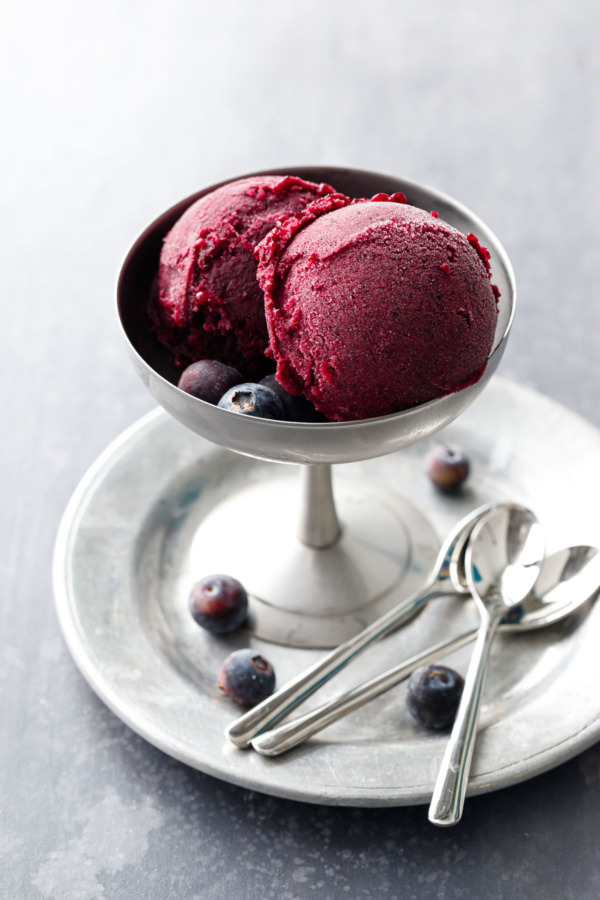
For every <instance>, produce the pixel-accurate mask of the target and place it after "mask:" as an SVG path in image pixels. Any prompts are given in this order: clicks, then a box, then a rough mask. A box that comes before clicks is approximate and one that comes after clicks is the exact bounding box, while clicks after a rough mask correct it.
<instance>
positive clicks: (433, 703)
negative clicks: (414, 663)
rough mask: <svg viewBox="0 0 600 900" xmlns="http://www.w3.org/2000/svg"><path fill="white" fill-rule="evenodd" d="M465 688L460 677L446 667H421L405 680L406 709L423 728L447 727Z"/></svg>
mask: <svg viewBox="0 0 600 900" xmlns="http://www.w3.org/2000/svg"><path fill="white" fill-rule="evenodd" d="M464 686H465V682H464V678H463V677H462V675H460V674H459V673H458V672H455V671H454V669H450V668H449V667H448V666H421V668H419V669H415V671H414V672H413V673H412V675H411V676H410V678H409V681H408V689H407V694H406V703H407V705H408V709H409V711H410V712H411V714H412V715H413V716H414V717H415V719H416V720H417V722H419V723H420V724H421V725H423V726H424V727H425V728H432V729H435V730H441V729H444V728H450V726H451V725H452V724H453V722H454V719H455V717H456V711H457V709H458V704H459V703H460V698H461V696H462V692H463V688H464Z"/></svg>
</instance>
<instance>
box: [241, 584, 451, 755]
mask: <svg viewBox="0 0 600 900" xmlns="http://www.w3.org/2000/svg"><path fill="white" fill-rule="evenodd" d="M453 592H454V591H453V589H449V588H448V587H447V586H446V587H445V586H443V585H440V583H439V582H438V580H437V579H435V580H433V581H430V582H429V583H428V584H427V585H426V586H425V588H423V589H422V590H420V591H419V592H418V593H416V594H413V596H412V597H409V598H408V599H407V600H404V601H403V602H402V603H400V604H398V606H395V607H394V609H392V610H390V611H389V612H387V613H386V614H385V615H383V616H381V617H380V618H379V619H377V620H376V621H375V622H373V623H372V624H371V625H369V626H368V627H367V628H365V629H364V630H363V631H361V632H360V634H357V635H355V636H354V637H353V638H350V640H348V641H346V642H345V643H343V644H340V646H339V647H336V648H335V649H334V650H332V651H331V652H330V653H327V654H326V655H325V656H324V657H322V658H321V659H319V660H317V662H316V663H314V664H313V665H312V666H310V667H309V668H308V669H305V670H304V671H303V672H301V673H300V674H299V675H297V676H296V677H295V678H292V679H291V680H290V681H288V682H287V684H285V685H284V686H283V687H282V688H280V689H279V690H278V691H276V692H275V693H274V694H271V696H270V697H267V699H266V700H263V702H262V703H259V704H258V706H255V707H254V708H253V709H251V710H250V711H249V712H247V713H246V714H245V715H243V716H241V717H240V718H239V719H236V720H235V722H233V723H232V724H231V725H230V726H229V728H228V729H227V730H226V732H225V734H226V736H227V737H228V738H229V740H230V741H232V742H233V743H234V744H235V745H236V746H238V747H248V746H249V745H250V742H251V740H252V738H254V737H256V735H257V734H259V733H260V732H262V731H266V730H267V729H268V728H269V727H270V726H271V725H272V724H273V723H274V722H275V721H277V720H278V719H280V718H282V717H283V716H285V715H287V714H288V713H289V712H290V711H291V710H292V709H294V707H296V706H297V705H298V704H299V703H301V702H302V701H303V700H305V699H306V698H307V697H309V696H310V695H311V694H312V693H313V692H314V691H316V690H317V688H318V687H320V686H321V685H322V684H324V683H325V682H326V681H327V680H328V679H329V678H331V676H332V675H335V674H336V672H339V670H340V669H342V668H343V667H344V666H345V665H347V664H348V663H349V662H350V660H352V659H354V657H355V656H357V654H359V653H360V652H362V650H364V649H365V648H366V647H368V646H369V645H370V644H373V643H375V641H378V640H379V639H380V638H382V637H384V636H385V635H386V634H389V633H390V632H391V631H393V630H394V629H395V628H398V627H399V626H400V625H402V624H403V623H404V622H405V621H406V620H407V619H409V618H411V616H412V615H413V614H414V613H415V612H416V611H417V610H418V609H420V608H421V607H422V606H424V605H425V604H426V603H428V602H429V600H431V599H432V598H433V597H437V596H444V595H448V594H450V593H453Z"/></svg>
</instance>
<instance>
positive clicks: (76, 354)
mask: <svg viewBox="0 0 600 900" xmlns="http://www.w3.org/2000/svg"><path fill="white" fill-rule="evenodd" d="M0 26H1V34H0V67H1V71H2V86H3V98H2V107H1V108H2V125H3V129H2V130H3V137H2V141H1V143H0V153H1V154H2V173H3V174H2V185H1V187H0V192H1V203H0V205H1V209H2V213H3V217H2V240H1V242H0V253H2V259H3V261H2V291H1V294H0V302H1V304H2V328H1V329H0V342H1V352H0V360H1V365H2V379H3V380H2V384H3V386H4V390H3V392H2V395H3V396H2V418H3V437H2V440H1V441H0V458H1V461H2V478H3V484H2V504H1V509H2V520H1V525H0V527H1V531H0V537H1V539H2V554H1V558H0V566H1V570H2V573H3V587H2V591H1V593H0V609H1V615H2V622H1V631H0V641H1V655H0V679H1V696H2V714H1V716H0V741H1V743H0V758H1V760H2V764H1V765H0V895H1V896H2V898H10V900H13V898H17V900H20V898H26V900H30V898H31V900H40V898H46V900H59V898H61V900H62V898H68V900H88V898H89V900H96V898H101V900H108V898H149V900H167V898H171V897H173V898H186V900H187V898H189V900H192V898H194V900H221V898H227V900H228V898H233V897H236V898H238V897H239V898H248V900H250V898H252V900H255V898H260V900H262V898H275V900H296V898H299V900H306V898H313V897H319V898H344V897H350V898H362V900H369V898H385V900H392V898H402V900H409V898H419V900H420V898H436V900H447V898H471V897H472V898H479V897H482V896H486V897H489V898H524V897H525V898H527V897H531V898H538V897H543V896H553V897H560V898H578V900H579V898H584V900H587V898H595V897H597V896H598V895H599V893H600V850H599V845H598V840H597V834H598V831H599V829H600V749H599V748H598V747H594V748H592V749H591V750H588V751H587V752H586V753H583V754H582V755H581V756H579V757H578V758H577V759H575V760H573V761H571V762H570V763H568V764H566V765H563V766H561V767H560V768H558V769H556V770H555V771H553V772H550V773H548V774H546V775H544V776H542V777H539V778H537V779H534V780H532V781H530V782H528V783H525V784H523V785H520V786H517V787H514V788H512V789H509V790H505V791H502V792H498V793H495V794H491V795H488V796H484V797H480V798H477V799H474V800H472V801H471V802H470V803H469V805H468V809H467V813H466V815H465V819H464V821H463V823H462V824H461V826H460V827H459V828H457V829H451V830H450V831H440V830H436V829H433V828H432V827H431V826H429V825H428V824H427V823H426V821H425V819H426V816H425V811H424V809H422V808H420V809H419V808H417V809H398V810H393V809H392V810H353V809H327V808H319V807H314V806H308V805H303V804H296V803H293V802H286V801H282V800H276V799H273V798H269V797H265V796H260V795H258V794H255V793H252V792H248V791H245V790H241V789H239V788H236V787H233V786H230V785H228V784H226V783H221V782H219V781H216V780H213V779H211V778H208V777H205V776H203V775H202V774H199V773H197V772H194V771H192V770H190V769H187V768H186V767H184V766H183V765H180V764H178V763H176V762H174V761H172V760H171V759H169V758H168V757H166V756H164V755H163V754H162V753H160V752H159V751H157V750H155V749H153V748H152V747H150V746H148V745H147V744H146V743H144V741H142V740H141V739H140V738H138V737H137V736H135V735H134V734H133V733H132V732H130V731H129V730H128V729H127V727H126V726H124V725H122V724H121V722H120V721H119V720H118V719H116V718H115V717H114V716H113V715H112V714H111V713H110V712H109V711H108V710H107V709H106V708H105V707H104V706H103V705H102V703H101V702H100V701H99V700H97V699H96V697H95V695H94V694H92V692H91V691H90V690H89V689H88V687H87V686H86V684H85V683H84V681H83V679H82V678H81V677H80V675H79V674H78V672H77V670H76V669H75V666H74V664H73V663H72V661H71V659H70V656H69V654H68V652H67V650H66V648H65V646H64V643H63V640H62V636H61V634H60V632H59V629H58V625H57V622H56V619H55V614H54V610H53V602H52V592H51V581H50V568H51V555H52V546H53V541H54V536H55V533H56V528H57V526H58V522H59V519H60V516H61V514H62V511H63V509H64V507H65V505H66V502H67V500H68V498H69V496H70V495H71V493H72V491H73V489H74V488H75V485H76V484H77V482H78V480H79V479H80V477H81V476H82V475H83V473H84V472H85V470H86V469H87V467H88V466H89V465H90V463H91V462H92V461H93V460H94V459H95V457H96V456H97V455H98V453H99V452H100V451H101V450H103V449H104V447H105V446H106V445H107V444H108V443H109V441H110V440H111V439H112V438H114V437H115V436H116V435H117V434H118V433H119V432H120V431H121V430H122V429H123V428H124V427H126V426H128V425H129V424H131V423H132V422H133V421H134V420H135V419H136V418H137V417H138V416H139V415H141V414H142V413H144V412H146V411H147V410H149V409H150V408H151V407H152V401H151V399H150V398H149V396H147V395H146V393H145V392H144V389H143V387H142V386H141V384H140V383H138V381H137V379H136V376H135V375H134V373H133V370H132V369H131V367H130V364H129V362H128V359H127V356H126V352H125V348H124V346H123V345H122V342H121V338H120V336H119V332H118V328H117V325H116V319H115V313H114V305H113V291H114V283H115V279H116V275H117V271H118V268H119V263H120V260H121V258H122V256H123V254H124V252H125V250H126V249H127V247H128V246H129V244H130V243H131V241H132V239H133V237H134V236H135V235H136V234H137V233H138V232H139V231H140V230H142V228H143V227H144V226H145V225H146V224H147V223H148V222H149V221H150V220H151V219H152V218H153V217H154V216H155V215H157V214H158V213H159V212H161V211H162V210H163V209H164V208H165V207H167V206H169V205H171V204H172V203H173V202H175V201H176V200H178V199H180V198H181V197H183V196H186V195H187V194H190V193H192V192H193V191H195V190H198V189H199V188H201V187H203V186H205V185H207V184H210V183H213V182H215V181H218V180H220V179H223V178H229V177H233V176H235V175H238V174H243V173H245V172H248V171H252V170H254V169H261V168H267V167H269V166H273V167H281V166H287V165H289V166H290V167H293V166H294V164H296V165H298V164H332V165H342V166H343V165H350V166H357V167H362V168H367V169H369V168H370V169H376V170H380V171H383V172H386V171H387V172H390V173H393V174H397V175H402V176H405V177H408V178H412V179H415V180H419V181H423V182H426V183H429V184H432V185H433V186H435V187H437V188H440V189H442V190H444V191H446V192H447V193H449V194H452V195H453V196H455V197H457V198H459V199H461V200H462V201H463V202H464V203H465V204H466V205H468V206H470V207H471V208H472V209H474V210H475V211H476V212H477V213H478V214H479V215H480V216H481V217H482V218H484V219H485V220H486V221H487V222H488V224H489V225H491V227H492V228H493V229H494V230H495V231H496V232H497V234H498V235H499V237H500V239H501V240H502V241H503V243H504V245H505V247H506V248H507V250H508V252H509V254H510V256H511V258H512V261H513V265H514V268H515V270H516V274H517V281H518V284H519V293H520V307H519V311H518V317H517V321H516V325H515V329H514V332H513V336H512V338H511V341H510V344H509V348H508V350H507V353H506V356H505V359H504V362H503V364H502V373H503V374H504V375H505V376H509V377H511V378H513V379H515V380H517V381H519V382H521V383H523V384H528V385H532V386H534V387H537V388H538V389H540V390H542V391H543V392H545V393H547V394H549V395H550V396H552V397H554V398H555V399H557V400H560V401H562V402H563V403H564V404H566V405H568V406H569V407H571V408H573V409H575V410H577V411H578V412H580V413H581V414H583V415H584V416H586V417H587V418H589V419H590V420H591V421H593V422H594V423H595V424H596V425H600V409H599V407H598V403H597V394H598V389H599V387H600V355H599V354H598V338H597V332H598V328H599V326H600V312H599V309H598V301H597V297H598V287H597V285H598V273H597V270H598V263H599V262H600V249H599V248H600V224H599V221H600V220H599V218H598V215H597V205H598V197H599V196H600V177H599V174H598V159H599V158H600V109H599V99H598V89H599V82H600V77H599V75H600V73H599V55H598V52H597V43H596V41H597V34H598V32H599V29H600V7H599V6H598V4H597V3H596V2H595V0H582V2H576V0H575V2H570V3H567V2H542V0H524V2H506V0H504V2H499V0H491V2H490V0H488V2H486V3H485V4H483V3H478V2H476V0H456V2H452V3H450V2H443V0H435V2H430V3H427V4H425V3H409V2H398V0H396V2H393V0H371V2H370V3H368V4H367V3H358V2H342V0H330V2H328V0H321V2H316V0H304V2H302V3H299V2H298V3H293V2H285V0H279V2H277V0H262V2H261V0H257V2H244V0H229V2H225V0H224V2H222V3H220V4H218V5H217V4H216V3H208V2H204V0H196V2H194V0H172V2H170V3H169V4H168V6H167V4H161V3H158V2H140V0H128V2H127V3H123V2H122V0H104V2H102V3H101V4H100V3H99V4H93V5H92V4H85V3H80V2H75V0H56V2H54V3H52V4H43V3H42V2H41V0H33V2H27V0H21V2H19V3H17V2H16V0H3V3H2V4H1V6H0ZM574 464H576V461H574ZM532 465H535V460H532ZM557 477H560V473H558V472H557ZM549 489H551V485H550V486H549ZM590 502H597V498H590Z"/></svg>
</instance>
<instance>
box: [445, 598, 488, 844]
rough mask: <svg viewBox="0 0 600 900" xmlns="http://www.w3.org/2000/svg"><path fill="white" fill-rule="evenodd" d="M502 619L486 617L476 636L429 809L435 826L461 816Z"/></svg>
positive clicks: (451, 821) (451, 822) (450, 823)
mask: <svg viewBox="0 0 600 900" xmlns="http://www.w3.org/2000/svg"><path fill="white" fill-rule="evenodd" d="M501 618H502V614H501V613H498V614H497V615H495V616H489V617H486V618H485V619H484V621H483V623H482V625H481V627H480V629H479V632H478V634H477V640H476V642H475V647H474V649H473V656H472V657H471V662H470V663H469V669H468V671H467V676H466V678H465V686H464V689H463V694H462V697H461V701H460V704H459V707H458V712H457V715H456V719H455V721H454V727H453V728H452V733H451V735H450V739H449V741H448V744H447V746H446V752H445V753H444V758H443V759H442V765H441V767H440V771H439V774H438V777H437V781H436V784H435V789H434V792H433V797H432V799H431V805H430V807H429V821H430V822H432V823H433V824H434V825H441V826H448V825H455V824H456V823H457V822H459V821H460V818H461V816H462V812H463V806H464V802H465V796H466V793H467V784H468V781H469V772H470V770H471V760H472V758H473V749H474V747H475V736H476V733H477V719H478V716H479V707H480V705H481V697H482V694H483V687H484V683H485V675H486V671H487V662H488V659H489V653H490V648H491V646H492V641H493V639H494V637H495V634H496V631H497V629H498V625H499V624H500V620H501Z"/></svg>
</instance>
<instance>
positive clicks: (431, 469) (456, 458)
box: [425, 444, 471, 494]
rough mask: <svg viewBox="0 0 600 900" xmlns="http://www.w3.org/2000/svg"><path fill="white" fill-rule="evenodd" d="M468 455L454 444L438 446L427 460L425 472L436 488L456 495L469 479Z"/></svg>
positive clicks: (429, 454) (428, 455)
mask: <svg viewBox="0 0 600 900" xmlns="http://www.w3.org/2000/svg"><path fill="white" fill-rule="evenodd" d="M470 469H471V466H470V463H469V459H468V457H467V456H466V454H465V453H464V452H463V451H462V450H461V449H460V447H456V446H455V445H454V444H437V445H436V446H435V447H434V448H433V450H431V451H430V452H429V453H428V454H427V457H426V459H425V470H426V472H427V475H428V476H429V478H430V480H431V481H432V483H433V484H434V485H435V487H436V488H437V489H438V490H440V491H443V492H444V493H446V494H453V493H456V492H457V491H458V490H460V488H461V487H462V486H463V484H464V483H465V481H466V480H467V478H468V477H469V472H470Z"/></svg>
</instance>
